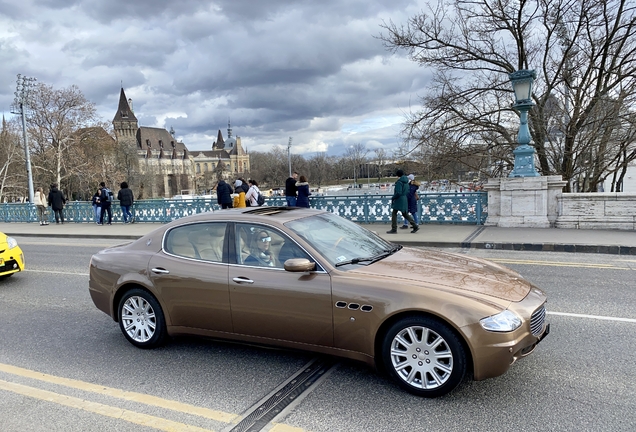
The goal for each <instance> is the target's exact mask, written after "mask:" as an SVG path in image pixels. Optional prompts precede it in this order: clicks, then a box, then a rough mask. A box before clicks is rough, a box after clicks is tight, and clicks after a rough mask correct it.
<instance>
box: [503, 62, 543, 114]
mask: <svg viewBox="0 0 636 432" xmlns="http://www.w3.org/2000/svg"><path fill="white" fill-rule="evenodd" d="M508 77H510V82H511V83H512V88H513V90H514V91H515V105H530V104H532V83H533V81H534V79H535V78H536V77H537V74H536V72H535V71H534V70H527V69H522V70H518V71H516V72H513V73H511V74H508Z"/></svg>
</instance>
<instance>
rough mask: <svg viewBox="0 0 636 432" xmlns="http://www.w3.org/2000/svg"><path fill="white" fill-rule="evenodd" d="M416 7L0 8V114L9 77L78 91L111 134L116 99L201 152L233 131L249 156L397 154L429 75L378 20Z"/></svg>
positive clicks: (407, 2) (349, 2) (144, 2)
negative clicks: (361, 148) (384, 36)
mask: <svg viewBox="0 0 636 432" xmlns="http://www.w3.org/2000/svg"><path fill="white" fill-rule="evenodd" d="M424 3H425V2H424V0H419V1H418V0H383V1H374V0H320V1H317V0H311V1H305V0H294V1H291V0H251V1H244V0H214V1H203V0H178V1H177V0H83V1H78V0H21V1H7V0H0V107H1V109H2V111H4V113H5V115H6V116H7V117H10V116H11V114H10V112H9V111H10V105H11V103H12V101H13V92H14V91H15V86H16V74H18V73H21V74H23V75H27V76H31V77H36V78H37V79H38V81H40V82H44V83H46V84H48V85H51V86H53V87H54V88H56V89H62V88H65V87H68V86H70V85H73V84H75V85H77V86H78V87H79V88H80V90H81V91H82V92H83V93H84V95H85V96H86V97H87V98H88V99H89V100H91V101H92V102H93V103H94V104H95V105H96V106H97V109H98V112H99V115H100V116H101V117H102V119H103V120H104V121H109V122H110V121H111V120H112V118H113V116H114V115H115V111H116V109H117V102H118V98H119V91H120V87H121V85H122V83H123V87H124V90H125V92H126V95H127V96H128V97H129V98H132V99H133V108H134V111H135V114H136V116H137V117H138V118H139V123H140V125H141V126H153V127H163V128H166V129H170V127H173V128H174V129H175V131H176V135H177V137H178V138H180V139H182V140H183V141H184V142H185V143H186V145H187V146H188V147H189V148H190V149H191V150H204V149H209V148H210V147H211V145H212V142H213V141H214V140H215V139H216V135H217V131H218V130H219V129H221V130H222V132H223V136H224V137H227V131H226V129H227V123H228V118H229V119H231V122H232V129H233V133H234V135H238V136H240V137H241V139H242V143H243V146H244V147H247V148H248V150H249V151H268V150H270V149H271V148H272V147H273V146H274V145H279V146H282V147H286V146H287V141H288V139H289V137H290V136H291V137H293V145H292V152H293V153H302V154H305V155H310V154H312V153H315V152H327V153H329V154H334V155H337V154H342V153H343V151H344V149H345V148H346V147H347V146H351V145H353V144H355V143H362V144H364V145H366V146H367V148H369V149H371V150H373V149H375V148H378V147H384V148H386V149H387V150H389V151H390V150H391V149H393V148H395V147H396V146H397V144H398V143H399V140H400V137H399V132H400V129H401V123H402V122H403V121H404V114H405V113H406V112H408V111H409V110H410V109H411V106H413V107H416V106H417V101H418V95H421V94H423V91H424V88H425V87H426V85H427V83H428V81H429V77H430V74H429V73H428V72H427V71H426V70H425V69H423V68H420V67H418V66H417V65H416V64H414V63H413V62H411V61H409V60H408V59H407V58H406V57H405V55H404V53H398V54H397V55H395V54H392V53H390V52H388V51H386V50H385V48H384V47H383V45H382V43H381V41H380V40H378V39H377V36H378V35H379V34H380V32H381V31H382V29H381V28H380V25H381V23H382V21H383V20H384V21H387V22H388V21H389V20H393V21H394V22H396V23H404V22H406V19H407V18H408V17H409V16H411V15H413V14H415V13H417V12H418V11H420V10H421V9H423V8H424V6H425V5H424Z"/></svg>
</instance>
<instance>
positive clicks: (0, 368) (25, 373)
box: [0, 363, 238, 423]
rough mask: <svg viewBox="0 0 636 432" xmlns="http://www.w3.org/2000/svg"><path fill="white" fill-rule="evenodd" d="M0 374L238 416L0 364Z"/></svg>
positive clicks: (219, 416) (215, 416)
mask: <svg viewBox="0 0 636 432" xmlns="http://www.w3.org/2000/svg"><path fill="white" fill-rule="evenodd" d="M0 372H6V373H9V374H12V375H18V376H21V377H25V378H31V379H35V380H39V381H44V382H48V383H51V384H57V385H61V386H65V387H70V388H74V389H77V390H83V391H87V392H92V393H97V394H101V395H106V396H110V397H114V398H118V399H124V400H127V401H132V402H138V403H142V404H145V405H150V406H156V407H159V408H165V409H169V410H172V411H177V412H180V413H185V414H192V415H196V416H199V417H204V418H207V419H210V420H215V421H219V422H224V423H231V422H233V421H234V420H235V419H236V418H237V417H238V415H236V414H231V413H226V412H222V411H217V410H212V409H208V408H202V407H198V406H195V405H190V404H185V403H181V402H177V401H174V400H169V399H162V398H159V397H156V396H150V395H146V394H143V393H136V392H130V391H124V390H120V389H116V388H112V387H105V386H101V385H97V384H91V383H87V382H84V381H79V380H74V379H71V378H62V377H57V376H54V375H48V374H45V373H41V372H35V371H32V370H29V369H23V368H20V367H16V366H11V365H8V364H4V363H0Z"/></svg>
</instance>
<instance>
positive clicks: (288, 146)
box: [287, 137, 292, 177]
mask: <svg viewBox="0 0 636 432" xmlns="http://www.w3.org/2000/svg"><path fill="white" fill-rule="evenodd" d="M291 143H292V137H289V141H288V142H287V164H288V165H289V176H290V177H291V174H292V173H291Z"/></svg>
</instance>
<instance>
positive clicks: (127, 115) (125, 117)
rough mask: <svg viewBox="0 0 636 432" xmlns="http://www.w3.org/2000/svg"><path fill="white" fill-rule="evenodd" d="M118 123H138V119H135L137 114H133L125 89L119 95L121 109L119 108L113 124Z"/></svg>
mask: <svg viewBox="0 0 636 432" xmlns="http://www.w3.org/2000/svg"><path fill="white" fill-rule="evenodd" d="M116 121H125V122H137V117H135V113H133V110H132V108H131V107H130V104H129V103H128V99H126V93H124V88H123V87H122V89H121V92H120V93H119V107H118V108H117V113H116V114H115V118H114V119H113V122H116Z"/></svg>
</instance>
